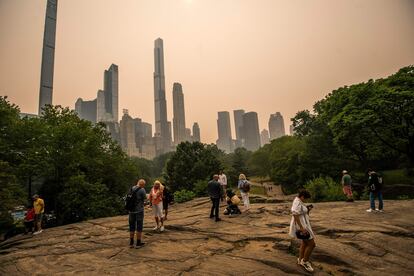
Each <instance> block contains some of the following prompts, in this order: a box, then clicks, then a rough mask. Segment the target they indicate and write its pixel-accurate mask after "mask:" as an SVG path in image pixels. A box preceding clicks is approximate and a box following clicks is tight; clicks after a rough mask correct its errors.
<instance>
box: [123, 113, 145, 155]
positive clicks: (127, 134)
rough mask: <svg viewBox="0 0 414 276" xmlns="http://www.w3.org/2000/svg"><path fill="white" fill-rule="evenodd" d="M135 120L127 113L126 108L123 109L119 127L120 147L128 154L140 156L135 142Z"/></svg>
mask: <svg viewBox="0 0 414 276" xmlns="http://www.w3.org/2000/svg"><path fill="white" fill-rule="evenodd" d="M135 126H136V122H135V120H134V119H132V117H131V116H129V114H128V110H126V109H125V110H124V115H123V116H122V120H121V122H120V129H121V147H122V149H123V150H124V151H125V152H126V154H127V155H128V156H140V152H139V149H138V147H137V144H136V131H135Z"/></svg>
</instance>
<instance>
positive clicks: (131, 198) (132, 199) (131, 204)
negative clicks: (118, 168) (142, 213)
mask: <svg viewBox="0 0 414 276" xmlns="http://www.w3.org/2000/svg"><path fill="white" fill-rule="evenodd" d="M140 189H141V187H138V189H135V190H133V189H132V188H131V190H129V192H128V193H127V194H126V196H125V210H127V211H129V212H133V211H134V208H135V204H136V202H137V192H138V191H139V190H140Z"/></svg>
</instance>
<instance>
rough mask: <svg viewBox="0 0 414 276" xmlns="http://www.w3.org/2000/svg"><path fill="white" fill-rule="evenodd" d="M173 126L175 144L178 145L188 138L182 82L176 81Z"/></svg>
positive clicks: (174, 86)
mask: <svg viewBox="0 0 414 276" xmlns="http://www.w3.org/2000/svg"><path fill="white" fill-rule="evenodd" d="M173 107H174V108H173V110H174V118H173V127H174V144H175V145H178V144H179V143H181V142H184V141H186V140H188V139H187V138H188V137H186V128H185V110H184V94H183V88H182V86H181V84H180V83H178V82H176V83H174V85H173Z"/></svg>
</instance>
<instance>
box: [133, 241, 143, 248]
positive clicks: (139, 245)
mask: <svg viewBox="0 0 414 276" xmlns="http://www.w3.org/2000/svg"><path fill="white" fill-rule="evenodd" d="M144 245H145V242H137V245H136V246H135V248H141V247H143V246H144Z"/></svg>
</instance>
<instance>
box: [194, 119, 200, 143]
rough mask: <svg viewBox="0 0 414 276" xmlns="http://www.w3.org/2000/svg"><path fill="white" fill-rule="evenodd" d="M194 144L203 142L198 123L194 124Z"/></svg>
mask: <svg viewBox="0 0 414 276" xmlns="http://www.w3.org/2000/svg"><path fill="white" fill-rule="evenodd" d="M193 142H201V137H200V127H199V125H198V123H194V124H193Z"/></svg>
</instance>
